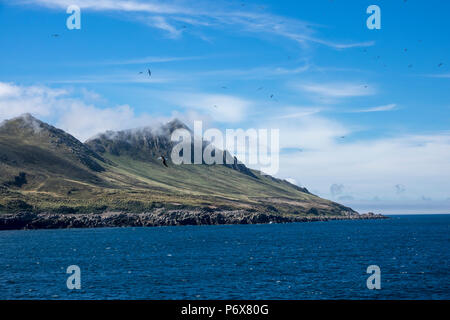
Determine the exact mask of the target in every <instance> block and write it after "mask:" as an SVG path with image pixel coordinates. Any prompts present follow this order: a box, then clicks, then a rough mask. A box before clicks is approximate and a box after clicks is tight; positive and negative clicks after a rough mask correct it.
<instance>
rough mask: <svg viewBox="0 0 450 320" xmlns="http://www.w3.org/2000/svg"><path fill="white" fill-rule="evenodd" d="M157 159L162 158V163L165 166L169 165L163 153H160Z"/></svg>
mask: <svg viewBox="0 0 450 320" xmlns="http://www.w3.org/2000/svg"><path fill="white" fill-rule="evenodd" d="M158 160H162V163H163V165H164V166H166V167H167V168H168V167H169V166H168V165H167V161H166V158H165V157H164V156H163V155H161V157H159V158H158Z"/></svg>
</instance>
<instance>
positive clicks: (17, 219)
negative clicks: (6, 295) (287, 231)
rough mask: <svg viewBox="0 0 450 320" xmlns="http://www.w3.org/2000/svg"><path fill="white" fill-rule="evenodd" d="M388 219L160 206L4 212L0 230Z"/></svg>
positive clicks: (353, 215)
mask: <svg viewBox="0 0 450 320" xmlns="http://www.w3.org/2000/svg"><path fill="white" fill-rule="evenodd" d="M384 218H386V217H385V216H382V215H377V214H373V213H369V214H362V215H359V214H352V215H342V216H298V215H297V216H296V215H289V216H287V215H285V216H283V215H274V214H266V213H256V212H248V211H243V210H236V211H214V212H209V211H202V210H199V211H195V210H165V209H156V210H154V211H152V212H148V213H139V214H134V213H123V212H105V213H102V214H49V213H40V214H34V213H18V214H2V215H0V230H18V229H63V228H102V227H154V226H182V225H224V224H267V223H289V222H313V221H329V220H361V219H384Z"/></svg>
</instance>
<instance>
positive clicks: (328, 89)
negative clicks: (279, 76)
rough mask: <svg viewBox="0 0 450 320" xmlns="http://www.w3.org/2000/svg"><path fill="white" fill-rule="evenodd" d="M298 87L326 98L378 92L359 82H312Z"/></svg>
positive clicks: (357, 95)
mask: <svg viewBox="0 0 450 320" xmlns="http://www.w3.org/2000/svg"><path fill="white" fill-rule="evenodd" d="M296 87H298V88H300V89H301V90H303V91H305V92H309V93H312V94H315V95H318V96H320V97H324V98H348V97H361V96H369V95H373V94H375V93H376V91H375V89H374V88H373V87H369V86H367V85H363V84H358V83H310V84H300V85H297V86H296Z"/></svg>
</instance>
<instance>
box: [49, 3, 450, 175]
mask: <svg viewBox="0 0 450 320" xmlns="http://www.w3.org/2000/svg"><path fill="white" fill-rule="evenodd" d="M330 1H333V0H330ZM403 1H404V2H407V0H403ZM241 6H242V7H244V6H245V3H244V2H242V3H241ZM182 28H183V29H186V28H187V26H186V25H183V26H182ZM51 36H52V37H53V38H58V37H60V34H57V33H54V34H52V35H51ZM418 42H419V43H422V40H418ZM403 51H404V52H405V53H407V52H408V48H404V49H403ZM367 52H368V51H367V49H364V53H367ZM375 59H376V60H377V61H380V59H381V56H380V55H377V56H376V57H375ZM288 60H291V56H288ZM443 65H444V63H443V62H439V63H438V64H437V67H438V68H441V67H442V66H443ZM383 66H384V67H387V65H386V63H383ZM408 68H409V69H411V68H413V64H412V63H410V64H408ZM144 72H145V71H139V74H140V75H143V74H144ZM146 74H147V75H148V77H151V76H152V71H151V70H150V69H149V68H148V69H147V72H146ZM221 88H222V89H228V87H227V86H222V87H221ZM364 88H368V86H367V85H364ZM263 89H264V87H258V89H257V91H262V90H263ZM268 97H269V99H271V100H274V101H278V100H277V99H275V94H273V93H271V94H270V95H269V96H268ZM214 108H216V109H217V108H218V106H217V105H214ZM340 138H341V139H345V138H346V137H345V136H342V137H340ZM158 160H160V161H161V163H162V164H163V165H164V166H165V167H167V168H168V167H169V166H168V164H167V159H166V157H165V156H164V155H161V156H160V157H159V158H158Z"/></svg>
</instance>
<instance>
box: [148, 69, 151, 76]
mask: <svg viewBox="0 0 450 320" xmlns="http://www.w3.org/2000/svg"><path fill="white" fill-rule="evenodd" d="M147 72H148V76H149V77H151V76H152V72H151V70H150V69H147Z"/></svg>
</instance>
